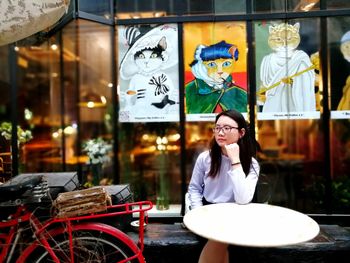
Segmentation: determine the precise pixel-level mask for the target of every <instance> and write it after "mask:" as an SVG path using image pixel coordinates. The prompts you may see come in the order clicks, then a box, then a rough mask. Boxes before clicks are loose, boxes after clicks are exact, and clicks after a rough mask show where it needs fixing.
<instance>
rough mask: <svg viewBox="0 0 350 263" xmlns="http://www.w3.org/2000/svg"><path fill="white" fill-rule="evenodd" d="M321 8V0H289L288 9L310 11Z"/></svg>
mask: <svg viewBox="0 0 350 263" xmlns="http://www.w3.org/2000/svg"><path fill="white" fill-rule="evenodd" d="M319 9H320V0H297V1H296V0H288V11H293V12H308V11H313V10H319Z"/></svg>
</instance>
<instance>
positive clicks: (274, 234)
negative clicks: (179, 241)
mask: <svg viewBox="0 0 350 263" xmlns="http://www.w3.org/2000/svg"><path fill="white" fill-rule="evenodd" d="M184 224H185V225H186V227H187V228H188V229H189V230H191V231H192V232H194V233H195V234H197V235H200V236H202V237H205V238H207V239H211V240H216V241H219V242H223V243H228V244H233V245H240V246H252V247H276V246H285V245H293V244H297V243H301V242H306V241H309V240H311V239H313V238H314V237H315V236H317V235H318V233H319V231H320V227H319V225H318V224H317V223H316V221H314V220H313V219H312V218H310V217H309V216H307V215H305V214H302V213H300V212H297V211H294V210H292V209H289V208H284V207H280V206H274V205H268V204H257V203H250V204H246V205H239V204H234V203H222V204H212V205H206V206H201V207H198V208H196V209H193V210H190V211H189V212H187V213H186V215H185V216H184Z"/></svg>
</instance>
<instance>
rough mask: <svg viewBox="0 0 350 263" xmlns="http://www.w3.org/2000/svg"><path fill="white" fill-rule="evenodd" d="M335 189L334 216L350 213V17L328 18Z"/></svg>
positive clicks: (332, 153)
mask: <svg viewBox="0 0 350 263" xmlns="http://www.w3.org/2000/svg"><path fill="white" fill-rule="evenodd" d="M327 22H328V50H329V64H330V67H329V71H330V74H329V75H330V89H329V91H330V108H331V119H332V120H331V133H330V149H331V178H332V183H331V189H332V194H333V203H332V208H333V209H334V213H349V211H350V205H349V204H350V197H349V195H348V194H347V193H348V190H347V189H348V188H349V185H350V180H349V175H348V169H349V167H350V153H349V149H350V147H349V145H350V129H349V127H350V123H349V121H350V31H349V27H348V26H347V25H349V22H350V17H334V18H328V20H327Z"/></svg>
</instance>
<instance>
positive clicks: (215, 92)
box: [185, 41, 247, 114]
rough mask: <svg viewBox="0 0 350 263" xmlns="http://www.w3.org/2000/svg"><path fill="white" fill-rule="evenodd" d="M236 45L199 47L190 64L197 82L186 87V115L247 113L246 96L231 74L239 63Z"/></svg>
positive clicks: (221, 44)
mask: <svg viewBox="0 0 350 263" xmlns="http://www.w3.org/2000/svg"><path fill="white" fill-rule="evenodd" d="M238 55H239V52H238V49H237V47H236V46H235V45H233V44H229V43H226V42H225V41H220V42H218V43H216V44H213V45H210V46H205V45H199V46H197V48H196V50H195V53H194V60H193V62H192V63H191V64H190V67H191V71H192V74H193V75H194V77H195V79H194V80H192V81H191V82H189V83H187V84H186V87H185V92H186V94H185V97H186V112H187V113H189V114H193V113H215V112H220V111H223V110H228V109H236V110H238V111H241V112H246V111H247V92H246V91H245V90H244V89H243V88H241V87H239V86H237V85H235V83H234V81H233V79H232V75H231V73H232V72H233V70H234V65H235V62H236V61H237V60H238Z"/></svg>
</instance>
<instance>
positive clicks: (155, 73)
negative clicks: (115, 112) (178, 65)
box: [120, 27, 179, 119]
mask: <svg viewBox="0 0 350 263" xmlns="http://www.w3.org/2000/svg"><path fill="white" fill-rule="evenodd" d="M167 29H168V27H165V29H163V30H164V31H165V30H167ZM164 31H162V30H160V29H159V28H155V29H152V30H150V31H148V32H147V33H146V34H145V35H143V36H142V35H141V33H140V32H139V33H138V34H134V36H136V37H137V36H139V38H138V39H137V40H136V42H135V44H133V45H132V48H131V51H129V54H128V55H126V57H125V60H124V61H123V62H122V64H121V71H120V73H121V77H122V78H124V79H130V81H129V83H128V87H127V89H126V90H125V92H123V93H122V96H123V102H124V103H125V106H124V107H123V109H122V111H124V112H128V113H130V114H131V115H132V116H133V117H134V118H138V119H142V118H144V117H149V118H151V119H156V118H157V116H160V115H164V114H176V113H177V114H178V109H179V108H178V104H179V102H178V101H179V95H178V89H177V88H175V86H174V84H173V81H172V77H171V76H170V75H169V74H168V73H167V72H166V71H165V69H167V68H169V66H170V65H174V61H172V62H170V61H169V52H170V50H169V49H170V47H169V44H170V43H169V41H170V39H169V37H168V35H167V34H164ZM174 32H175V33H176V31H174ZM130 34H131V33H130ZM126 61H127V63H126Z"/></svg>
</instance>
